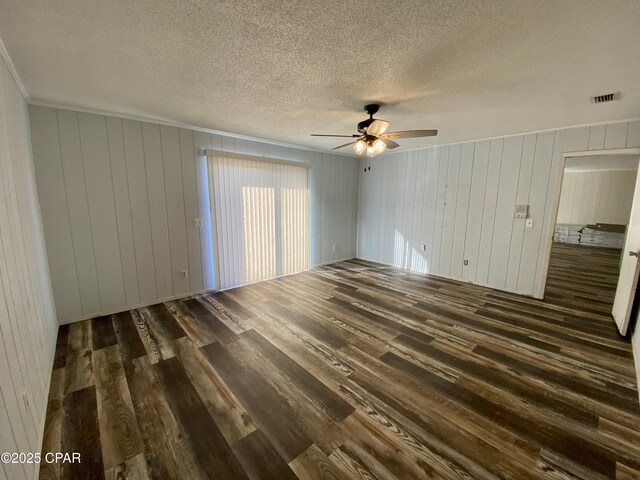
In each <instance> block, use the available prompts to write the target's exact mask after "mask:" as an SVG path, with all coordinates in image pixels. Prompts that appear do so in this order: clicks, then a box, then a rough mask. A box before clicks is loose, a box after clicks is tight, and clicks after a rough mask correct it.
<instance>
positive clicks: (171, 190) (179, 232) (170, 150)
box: [160, 126, 196, 295]
mask: <svg viewBox="0 0 640 480" xmlns="http://www.w3.org/2000/svg"><path fill="white" fill-rule="evenodd" d="M160 142H161V148H162V167H163V173H164V190H165V196H166V204H167V227H168V230H169V245H170V251H171V278H172V279H173V295H180V294H183V293H187V292H192V291H196V290H194V289H192V288H191V284H190V281H189V277H187V278H182V277H181V275H180V272H181V271H182V270H188V268H189V252H188V249H187V223H186V219H185V215H184V194H183V192H184V188H183V179H182V162H181V155H180V138H179V132H178V129H177V128H175V127H166V126H161V127H160Z"/></svg>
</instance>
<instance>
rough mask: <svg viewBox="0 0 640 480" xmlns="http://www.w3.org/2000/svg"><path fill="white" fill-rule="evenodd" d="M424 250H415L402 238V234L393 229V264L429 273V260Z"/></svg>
mask: <svg viewBox="0 0 640 480" xmlns="http://www.w3.org/2000/svg"><path fill="white" fill-rule="evenodd" d="M425 257H426V252H421V251H418V250H416V248H415V247H412V246H411V245H410V244H409V241H408V240H406V239H405V238H404V235H403V234H402V233H400V232H399V231H398V229H396V230H395V234H394V242H393V266H394V267H399V268H405V269H407V270H412V271H414V272H421V273H429V262H428V261H427V259H426V258H425Z"/></svg>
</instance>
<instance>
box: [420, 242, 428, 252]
mask: <svg viewBox="0 0 640 480" xmlns="http://www.w3.org/2000/svg"><path fill="white" fill-rule="evenodd" d="M420 250H422V251H423V252H426V251H427V246H426V245H425V244H424V243H423V244H422V245H420Z"/></svg>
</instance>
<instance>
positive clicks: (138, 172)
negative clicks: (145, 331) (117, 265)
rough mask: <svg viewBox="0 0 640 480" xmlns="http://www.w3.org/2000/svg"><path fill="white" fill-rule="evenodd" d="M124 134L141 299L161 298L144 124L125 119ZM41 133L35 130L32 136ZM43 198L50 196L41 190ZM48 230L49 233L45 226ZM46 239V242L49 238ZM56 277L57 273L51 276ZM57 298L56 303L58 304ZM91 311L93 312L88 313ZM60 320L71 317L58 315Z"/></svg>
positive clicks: (143, 300)
mask: <svg viewBox="0 0 640 480" xmlns="http://www.w3.org/2000/svg"><path fill="white" fill-rule="evenodd" d="M122 130H123V137H124V152H125V162H126V166H127V182H128V189H129V202H130V203H129V210H130V212H131V221H132V226H133V245H134V255H135V259H136V272H137V275H138V289H139V292H140V302H143V303H145V302H151V301H153V300H155V299H157V298H160V297H159V296H158V294H157V289H156V272H155V265H154V261H153V243H152V239H151V221H150V217H149V197H148V195H147V175H146V173H145V167H144V149H143V147H142V125H141V124H140V122H134V121H131V120H123V121H122ZM41 134H42V132H38V131H32V135H33V136H37V135H41ZM38 191H39V193H40V198H41V199H42V201H45V200H46V198H47V196H46V195H44V194H43V193H42V192H41V191H40V189H38ZM45 232H47V230H46V228H45ZM45 236H46V238H47V245H48V242H49V237H48V236H47V234H45ZM51 277H52V278H54V279H55V278H56V277H55V275H53V274H52V275H51ZM57 298H58V297H56V303H57ZM86 313H91V312H86ZM59 317H60V318H61V319H69V318H73V317H66V316H63V315H61V314H59Z"/></svg>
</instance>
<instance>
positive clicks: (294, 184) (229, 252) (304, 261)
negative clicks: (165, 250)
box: [208, 156, 310, 289]
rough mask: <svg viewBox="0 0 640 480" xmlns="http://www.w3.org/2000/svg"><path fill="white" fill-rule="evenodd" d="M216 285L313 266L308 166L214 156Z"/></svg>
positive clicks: (211, 163)
mask: <svg viewBox="0 0 640 480" xmlns="http://www.w3.org/2000/svg"><path fill="white" fill-rule="evenodd" d="M208 165H209V186H210V189H209V192H210V196H211V204H212V214H213V219H212V229H213V242H214V244H215V245H214V252H215V253H216V254H215V255H214V264H215V271H216V277H217V278H216V288H218V289H225V288H230V287H234V286H237V285H243V284H246V283H252V282H258V281H261V280H266V279H269V278H274V277H278V276H281V275H287V274H290V273H295V272H300V271H302V270H306V269H308V268H309V228H310V226H309V181H308V170H307V168H306V167H299V166H294V165H285V164H278V163H269V162H264V161H254V160H247V159H240V158H232V157H220V156H209V157H208Z"/></svg>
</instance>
